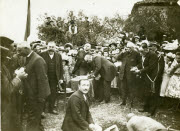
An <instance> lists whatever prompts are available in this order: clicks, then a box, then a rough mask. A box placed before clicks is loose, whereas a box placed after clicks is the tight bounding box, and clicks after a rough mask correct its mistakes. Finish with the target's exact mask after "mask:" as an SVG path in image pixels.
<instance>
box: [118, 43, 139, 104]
mask: <svg viewBox="0 0 180 131" xmlns="http://www.w3.org/2000/svg"><path fill="white" fill-rule="evenodd" d="M134 47H135V45H134V44H133V43H131V42H129V43H127V47H126V48H125V49H126V50H125V51H124V52H122V53H121V54H119V56H118V60H120V61H121V62H122V66H121V68H120V71H119V79H120V87H119V89H120V92H121V95H122V100H123V102H122V103H121V105H126V99H127V96H129V98H130V103H131V107H132V106H133V99H134V97H135V95H134V94H135V92H137V83H136V81H137V77H136V74H135V73H134V72H132V71H131V69H132V68H133V67H135V66H137V65H138V64H139V63H140V61H141V57H140V54H139V53H138V52H137V51H135V50H134Z"/></svg>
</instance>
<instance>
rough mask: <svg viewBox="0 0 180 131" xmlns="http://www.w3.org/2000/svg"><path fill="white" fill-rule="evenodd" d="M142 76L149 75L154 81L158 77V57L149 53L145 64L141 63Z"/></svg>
mask: <svg viewBox="0 0 180 131" xmlns="http://www.w3.org/2000/svg"><path fill="white" fill-rule="evenodd" d="M140 72H141V73H142V74H147V75H148V76H149V77H150V78H151V79H152V80H154V78H155V77H156V76H157V75H158V56H157V55H156V54H155V53H153V52H152V51H149V52H148V53H147V54H146V56H145V59H144V62H142V63H141V70H140Z"/></svg>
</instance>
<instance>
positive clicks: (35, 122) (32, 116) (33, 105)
mask: <svg viewBox="0 0 180 131" xmlns="http://www.w3.org/2000/svg"><path fill="white" fill-rule="evenodd" d="M43 108H44V102H38V101H37V100H35V99H33V100H32V99H28V100H27V113H28V117H27V127H26V131H44V128H43V125H42V124H41V114H42V112H43Z"/></svg>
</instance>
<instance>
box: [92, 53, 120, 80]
mask: <svg viewBox="0 0 180 131" xmlns="http://www.w3.org/2000/svg"><path fill="white" fill-rule="evenodd" d="M93 65H94V75H95V76H97V75H98V74H100V75H101V77H102V78H103V79H104V80H106V81H112V80H113V79H114V77H115V76H116V72H117V71H116V67H115V65H114V64H113V63H112V62H110V61H109V60H107V59H106V58H104V57H102V56H96V57H95V58H94V59H93Z"/></svg>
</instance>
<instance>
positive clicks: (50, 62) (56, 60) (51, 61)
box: [41, 42, 63, 114]
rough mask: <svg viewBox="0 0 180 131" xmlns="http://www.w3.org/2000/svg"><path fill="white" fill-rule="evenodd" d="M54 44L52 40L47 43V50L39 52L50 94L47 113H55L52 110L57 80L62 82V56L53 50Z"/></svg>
mask: <svg viewBox="0 0 180 131" xmlns="http://www.w3.org/2000/svg"><path fill="white" fill-rule="evenodd" d="M55 47H56V44H55V43H54V42H49V43H48V50H47V51H45V52H43V53H41V57H42V58H43V59H44V60H45V62H46V64H47V72H48V73H47V74H48V80H49V85H50V89H51V95H50V96H49V97H48V103H49V113H52V114H57V112H56V111H55V110H54V104H55V101H56V94H57V85H58V82H59V83H60V84H61V83H63V65H62V57H61V55H60V54H59V53H57V52H55Z"/></svg>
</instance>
